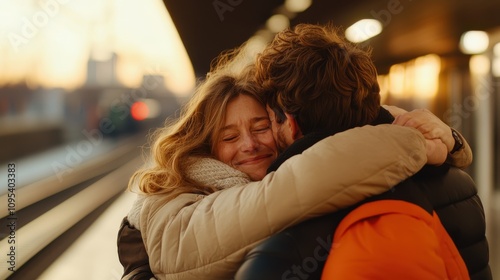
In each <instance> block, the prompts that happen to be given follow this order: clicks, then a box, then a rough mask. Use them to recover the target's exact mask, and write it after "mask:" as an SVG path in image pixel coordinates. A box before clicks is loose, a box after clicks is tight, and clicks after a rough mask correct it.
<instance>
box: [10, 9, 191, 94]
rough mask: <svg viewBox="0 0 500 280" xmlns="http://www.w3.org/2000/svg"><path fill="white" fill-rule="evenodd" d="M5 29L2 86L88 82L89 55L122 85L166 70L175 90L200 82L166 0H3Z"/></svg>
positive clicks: (135, 83) (73, 85) (136, 83)
mask: <svg viewBox="0 0 500 280" xmlns="http://www.w3.org/2000/svg"><path fill="white" fill-rule="evenodd" d="M0 32H1V33H2V34H4V36H2V37H1V38H0V86H2V85H7V84H15V83H20V82H23V81H24V82H26V83H27V84H28V85H29V86H31V87H37V86H42V87H61V88H66V89H74V88H77V87H80V86H84V85H85V83H86V81H87V65H88V63H89V61H106V60H107V61H109V63H113V64H114V65H113V67H114V69H115V70H116V71H115V73H116V77H114V78H115V80H117V81H119V82H121V84H123V85H124V86H129V87H137V86H139V85H140V83H141V81H142V77H143V76H144V75H163V76H164V77H165V86H166V88H167V89H169V90H170V91H171V92H172V93H174V94H177V95H186V94H189V93H191V91H192V89H193V88H194V86H195V74H194V70H193V68H192V65H191V62H190V60H189V57H188V55H187V52H186V50H185V48H184V46H183V44H182V42H181V39H180V36H179V34H178V33H177V30H176V29H175V26H174V24H173V22H172V20H171V18H170V15H169V14H168V12H167V9H166V8H165V6H164V4H163V2H162V1H161V0H145V1H133V0H122V1H112V0H71V1H69V0H47V1H31V0H18V1H1V2H0ZM113 57H116V59H114V60H113Z"/></svg>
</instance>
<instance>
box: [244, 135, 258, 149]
mask: <svg viewBox="0 0 500 280" xmlns="http://www.w3.org/2000/svg"><path fill="white" fill-rule="evenodd" d="M242 140H243V141H242V150H243V151H254V150H256V149H257V147H258V146H259V141H258V140H257V138H256V137H255V135H253V134H251V133H249V134H247V135H245V136H244V137H243V139H242Z"/></svg>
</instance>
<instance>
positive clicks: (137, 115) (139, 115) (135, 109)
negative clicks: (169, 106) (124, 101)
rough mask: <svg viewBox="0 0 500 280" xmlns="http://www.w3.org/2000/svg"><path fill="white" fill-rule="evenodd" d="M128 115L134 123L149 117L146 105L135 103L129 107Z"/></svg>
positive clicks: (139, 102)
mask: <svg viewBox="0 0 500 280" xmlns="http://www.w3.org/2000/svg"><path fill="white" fill-rule="evenodd" d="M130 114H132V118H134V120H136V121H142V120H144V119H146V118H147V117H148V116H149V108H148V105H146V103H144V102H141V101H137V102H135V103H134V104H132V107H130Z"/></svg>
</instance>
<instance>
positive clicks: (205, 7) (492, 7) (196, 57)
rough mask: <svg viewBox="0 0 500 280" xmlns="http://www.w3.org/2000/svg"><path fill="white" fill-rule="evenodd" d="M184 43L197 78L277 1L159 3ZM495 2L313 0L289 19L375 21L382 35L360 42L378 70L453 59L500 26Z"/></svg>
mask: <svg viewBox="0 0 500 280" xmlns="http://www.w3.org/2000/svg"><path fill="white" fill-rule="evenodd" d="M163 2H164V3H165V6H166V7H167V10H168V11H169V13H170V15H171V17H172V19H173V21H174V23H175V25H176V27H177V29H178V31H179V34H180V36H181V38H182V40H183V42H184V44H185V47H186V49H187V52H188V54H189V56H190V58H191V61H192V63H193V66H194V69H195V72H196V73H197V75H203V74H204V73H206V72H207V71H208V70H209V65H210V62H211V61H212V60H213V59H214V58H215V57H216V56H217V55H218V54H219V53H220V52H222V51H224V50H227V49H230V48H234V47H237V46H239V45H241V44H242V43H243V42H245V41H246V40H247V39H248V38H250V37H251V36H252V35H254V34H255V32H256V31H258V30H259V29H261V28H263V27H264V26H265V22H266V20H267V19H268V18H269V17H270V16H272V15H273V14H274V13H275V12H276V10H277V8H278V7H280V6H281V5H283V2H284V1H283V0H251V1H246V0H210V1H200V0H163ZM498 12H500V1H496V0H478V1H470V0H440V1H435V0H358V1H335V0H315V1H313V3H312V5H311V7H309V9H307V10H306V11H304V12H302V13H300V14H298V15H297V16H296V17H295V18H293V19H292V20H291V25H292V26H293V25H295V24H297V23H301V22H308V23H323V24H324V23H333V24H334V25H338V26H342V27H344V28H347V27H348V26H349V25H351V24H353V23H354V22H356V21H358V20H360V19H362V18H378V19H379V20H380V21H381V22H382V23H383V25H384V30H383V31H382V33H381V34H380V35H378V36H376V37H374V38H372V39H370V40H368V41H366V43H363V44H369V45H371V46H372V47H373V58H374V60H375V63H376V64H377V66H378V67H379V69H381V70H382V71H383V70H384V69H386V68H387V66H389V65H391V64H393V63H397V62H401V61H405V60H408V59H411V58H414V57H416V56H420V55H425V54H429V53H436V54H439V55H443V56H447V55H457V54H458V53H459V47H458V42H459V40H460V36H461V35H462V33H463V32H465V31H468V30H485V31H488V30H490V29H492V28H495V27H500V16H499V15H498Z"/></svg>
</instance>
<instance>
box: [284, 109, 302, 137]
mask: <svg viewBox="0 0 500 280" xmlns="http://www.w3.org/2000/svg"><path fill="white" fill-rule="evenodd" d="M285 117H286V120H287V122H286V123H287V124H286V125H287V126H288V129H290V132H291V133H290V135H291V137H292V140H293V141H295V140H297V139H299V138H302V131H301V130H300V127H299V124H298V123H297V120H296V119H295V117H294V116H293V115H291V114H288V113H285Z"/></svg>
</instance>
